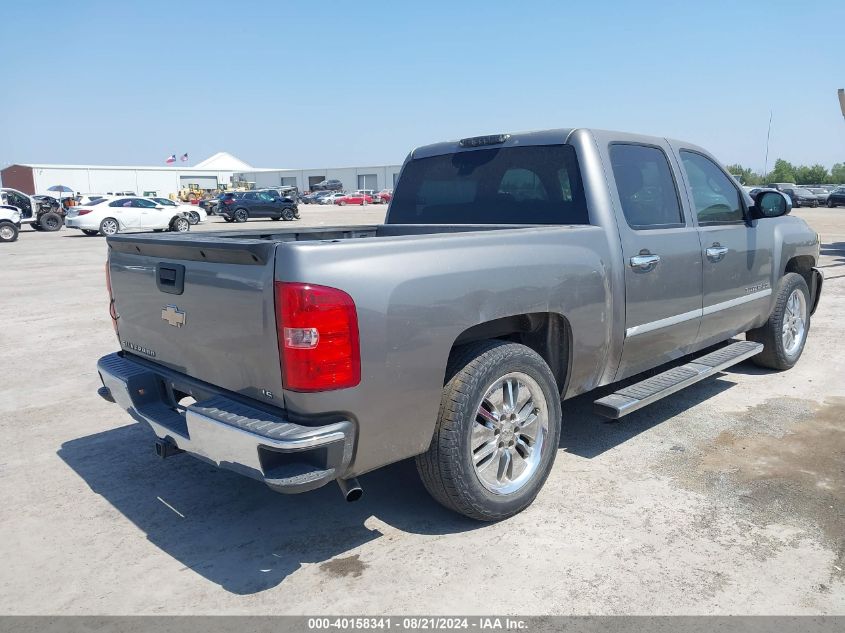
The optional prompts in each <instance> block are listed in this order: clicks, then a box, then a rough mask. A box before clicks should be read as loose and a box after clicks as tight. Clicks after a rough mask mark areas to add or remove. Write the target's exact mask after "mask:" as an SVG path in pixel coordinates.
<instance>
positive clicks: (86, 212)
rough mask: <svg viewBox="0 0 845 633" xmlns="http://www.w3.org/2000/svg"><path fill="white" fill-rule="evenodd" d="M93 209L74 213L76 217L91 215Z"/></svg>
mask: <svg viewBox="0 0 845 633" xmlns="http://www.w3.org/2000/svg"><path fill="white" fill-rule="evenodd" d="M93 210H94V209H80V210H79V211H77V212H76V215H87V214H89V213H91V212H92V211H93Z"/></svg>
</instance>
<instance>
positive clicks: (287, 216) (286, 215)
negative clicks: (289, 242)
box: [282, 208, 293, 222]
mask: <svg viewBox="0 0 845 633" xmlns="http://www.w3.org/2000/svg"><path fill="white" fill-rule="evenodd" d="M282 219H283V220H284V221H285V222H290V221H291V220H293V209H289V208H288V209H282Z"/></svg>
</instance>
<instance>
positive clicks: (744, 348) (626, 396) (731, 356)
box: [593, 341, 763, 420]
mask: <svg viewBox="0 0 845 633" xmlns="http://www.w3.org/2000/svg"><path fill="white" fill-rule="evenodd" d="M762 351H763V345H762V343H753V342H751V341H737V342H736V343H731V344H730V345H728V346H726V347H723V348H721V349H718V350H716V351H715V352H710V353H709V354H706V355H704V356H702V357H701V358H696V359H695V360H693V361H691V362H689V363H687V364H686V365H681V366H679V367H674V368H673V369H670V370H668V371H664V372H663V373H662V374H657V375H656V376H652V377H651V378H646V379H645V380H642V381H640V382H638V383H636V384H633V385H630V386H628V387H625V388H624V389H620V390H619V391H617V392H616V393H612V394H610V395H609V396H605V397H604V398H600V399H599V400H596V401H595V402H594V403H593V410H594V411H595V412H596V413H597V414H599V415H601V416H604V417H606V418H611V419H612V420H617V419H619V418H621V417H622V416H623V415H628V414H629V413H631V412H633V411H636V410H637V409H641V408H643V407H644V406H646V405H648V404H651V403H652V402H655V401H657V400H660V399H661V398H665V397H666V396H668V395H671V394H673V393H675V392H676V391H680V390H681V389H683V388H684V387H689V386H690V385H693V384H695V383H697V382H698V381H700V380H704V379H705V378H708V377H710V376H712V375H713V374H717V373H719V372H720V371H722V370H723V369H726V368H728V367H730V366H731V365H736V364H737V363H739V362H742V361H744V360H745V359H746V358H750V357H752V356H754V355H755V354H759V353H760V352H762Z"/></svg>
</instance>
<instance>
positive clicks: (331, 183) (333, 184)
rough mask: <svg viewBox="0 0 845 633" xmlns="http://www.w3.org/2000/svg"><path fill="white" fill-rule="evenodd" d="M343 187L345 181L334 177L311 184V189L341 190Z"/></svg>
mask: <svg viewBox="0 0 845 633" xmlns="http://www.w3.org/2000/svg"><path fill="white" fill-rule="evenodd" d="M341 189H343V183H342V182H340V181H339V180H334V179H329V180H324V181H323V182H318V183H317V184H316V185H312V186H311V191H340V190H341Z"/></svg>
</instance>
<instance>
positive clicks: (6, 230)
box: [0, 222, 20, 242]
mask: <svg viewBox="0 0 845 633" xmlns="http://www.w3.org/2000/svg"><path fill="white" fill-rule="evenodd" d="M18 233H20V231H18V227H17V226H16V225H15V224H14V223H13V222H0V242H14V241H15V240H17V239H18Z"/></svg>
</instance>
